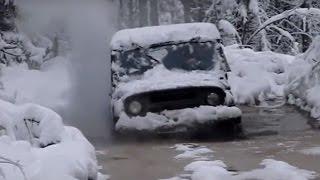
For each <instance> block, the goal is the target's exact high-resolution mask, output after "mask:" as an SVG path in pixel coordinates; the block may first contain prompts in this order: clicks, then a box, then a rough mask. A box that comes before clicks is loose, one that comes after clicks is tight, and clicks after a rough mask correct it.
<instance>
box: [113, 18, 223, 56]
mask: <svg viewBox="0 0 320 180" xmlns="http://www.w3.org/2000/svg"><path fill="white" fill-rule="evenodd" d="M193 39H197V40H198V41H214V40H217V39H220V33H219V31H218V29H217V27H216V26H215V25H214V24H211V23H188V24H174V25H162V26H151V27H142V28H135V29H124V30H120V31H118V32H117V33H116V34H115V35H114V36H113V38H112V40H111V49H112V50H118V51H122V50H131V49H135V48H138V47H149V46H151V45H155V44H162V43H168V42H188V41H191V40H193Z"/></svg>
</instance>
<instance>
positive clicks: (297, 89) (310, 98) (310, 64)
mask: <svg viewBox="0 0 320 180" xmlns="http://www.w3.org/2000/svg"><path fill="white" fill-rule="evenodd" d="M319 50H320V37H317V38H315V40H314V42H313V43H312V45H311V46H310V48H309V50H308V51H306V52H305V53H304V54H302V55H300V56H297V57H296V59H295V63H293V64H291V65H290V66H289V73H288V77H289V78H288V79H289V81H288V83H287V85H286V89H285V93H286V95H287V96H288V102H289V103H290V104H295V105H297V106H298V107H300V108H301V109H303V110H306V111H309V112H310V113H311V116H312V117H313V118H316V119H319V120H320V94H319V91H320V76H319V73H320V66H319V65H320V64H319V62H320V59H319V56H318V55H319ZM297 72H299V73H297Z"/></svg>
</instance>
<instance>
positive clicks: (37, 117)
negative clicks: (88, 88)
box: [0, 100, 98, 180]
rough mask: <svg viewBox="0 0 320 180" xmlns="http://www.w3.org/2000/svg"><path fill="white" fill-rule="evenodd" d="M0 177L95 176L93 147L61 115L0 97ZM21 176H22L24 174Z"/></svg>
mask: <svg viewBox="0 0 320 180" xmlns="http://www.w3.org/2000/svg"><path fill="white" fill-rule="evenodd" d="M0 158H1V159H2V160H3V159H8V160H10V161H12V162H16V163H17V164H18V165H17V166H18V167H20V168H21V170H22V171H19V169H18V167H15V166H13V165H12V164H10V163H0V179H2V178H3V177H4V179H6V180H20V179H21V180H22V179H24V178H25V177H26V178H27V179H32V180H43V179H48V180H57V179H64V180H74V179H97V176H98V172H97V170H98V167H97V161H96V156H95V150H94V147H93V146H92V145H91V144H90V143H89V142H88V141H87V140H86V138H85V137H84V136H83V135H82V133H81V132H80V131H79V130H78V129H76V128H73V127H66V126H64V125H63V123H62V118H61V117H60V116H59V115H58V114H56V113H55V112H53V111H52V110H49V109H47V108H44V107H42V106H39V105H35V104H24V105H18V106H17V105H14V104H11V103H9V102H5V101H3V100H0ZM24 176H25V177H24Z"/></svg>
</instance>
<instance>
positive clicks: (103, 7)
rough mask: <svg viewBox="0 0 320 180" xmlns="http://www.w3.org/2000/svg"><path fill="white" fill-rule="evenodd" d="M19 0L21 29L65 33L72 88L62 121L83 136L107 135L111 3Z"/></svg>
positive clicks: (113, 15) (113, 22) (100, 0)
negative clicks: (69, 48)
mask: <svg viewBox="0 0 320 180" xmlns="http://www.w3.org/2000/svg"><path fill="white" fill-rule="evenodd" d="M20 1H23V2H20V3H19V1H18V5H19V7H20V8H21V9H22V10H24V11H22V12H25V14H24V15H27V16H28V17H29V21H28V23H25V27H26V28H25V29H27V30H28V31H33V32H35V31H38V32H41V33H45V34H50V33H55V34H59V33H57V31H59V30H61V29H63V30H64V32H63V34H64V36H67V37H68V41H69V43H70V46H71V49H72V52H71V55H70V56H69V57H70V58H69V59H70V66H69V70H70V77H71V80H72V81H71V87H72V88H71V90H70V92H68V95H69V99H68V102H69V106H68V107H67V108H66V110H65V111H64V112H65V113H64V114H62V116H63V117H64V119H65V122H66V123H67V124H70V125H72V126H75V127H78V128H79V129H81V130H82V132H84V134H86V135H87V136H89V137H107V136H108V133H109V132H110V130H109V129H110V126H111V120H110V113H109V109H110V107H109V104H110V103H109V102H110V99H109V97H108V95H109V93H110V85H109V84H110V60H109V59H110V58H109V56H110V54H109V52H110V50H109V42H110V38H111V36H112V34H113V33H114V31H115V27H116V22H117V21H116V16H117V12H116V9H117V8H116V5H115V2H112V1H110V0H109V1H108V0H86V1H84V0H83V1H81V0H77V1H73V0H64V1H62V0H61V1H59V0H56V1H52V0H48V1H45V0H41V1H40V0H29V1H24V0H20ZM30 17H31V18H30ZM57 26H61V27H59V28H57Z"/></svg>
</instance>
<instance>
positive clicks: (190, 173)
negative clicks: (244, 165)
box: [163, 144, 317, 180]
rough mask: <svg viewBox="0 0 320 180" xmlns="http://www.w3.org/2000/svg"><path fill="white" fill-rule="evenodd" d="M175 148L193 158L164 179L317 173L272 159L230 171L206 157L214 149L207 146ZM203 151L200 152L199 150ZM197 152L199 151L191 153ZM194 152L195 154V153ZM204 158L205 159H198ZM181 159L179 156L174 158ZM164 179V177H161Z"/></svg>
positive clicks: (297, 179)
mask: <svg viewBox="0 0 320 180" xmlns="http://www.w3.org/2000/svg"><path fill="white" fill-rule="evenodd" d="M175 149H176V150H177V151H178V152H181V151H185V152H184V153H182V154H179V155H178V156H182V155H184V156H183V157H186V156H185V154H189V155H188V157H189V158H190V159H192V160H193V162H191V163H189V164H188V165H187V166H185V167H184V173H182V174H181V175H178V176H176V177H173V178H169V179H166V180H187V179H191V180H215V179H217V180H219V179H224V180H246V179H260V180H279V179H292V180H308V179H315V178H316V177H317V174H316V173H315V172H313V171H308V170H304V169H299V168H297V167H294V166H292V165H290V164H288V163H286V162H283V161H277V160H274V159H264V160H263V161H262V162H261V163H260V166H261V167H259V168H257V169H253V170H250V171H244V172H235V171H231V170H230V167H228V165H227V164H225V163H224V162H223V161H221V160H214V159H213V158H214V156H213V155H211V159H208V155H207V154H208V153H209V154H210V153H211V154H214V151H212V150H210V149H208V148H207V147H204V146H200V145H197V144H177V145H175ZM202 151H203V152H204V153H200V152H202ZM192 152H199V153H197V154H196V153H192ZM195 154H196V155H195ZM201 157H202V158H204V159H205V160H199V159H201ZM176 159H177V160H181V159H180V158H176ZM163 180H164V179H163Z"/></svg>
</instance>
